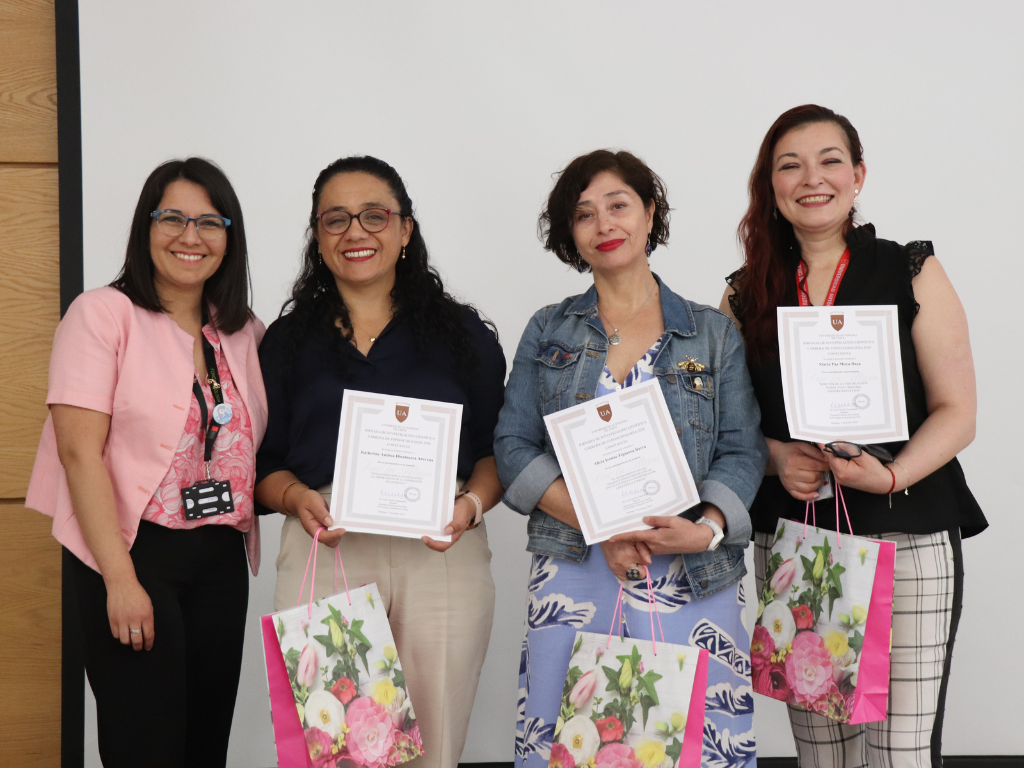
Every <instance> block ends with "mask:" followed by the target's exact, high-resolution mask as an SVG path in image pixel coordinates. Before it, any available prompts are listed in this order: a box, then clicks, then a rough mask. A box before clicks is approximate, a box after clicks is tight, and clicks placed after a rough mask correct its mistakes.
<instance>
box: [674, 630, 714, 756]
mask: <svg viewBox="0 0 1024 768" xmlns="http://www.w3.org/2000/svg"><path fill="white" fill-rule="evenodd" d="M707 689H708V652H707V649H705V648H701V649H700V653H699V654H698V656H697V671H696V673H695V674H694V677H693V690H694V691H705V693H704V695H703V696H691V697H690V709H689V710H688V711H687V713H686V730H684V731H683V750H682V752H680V753H679V766H678V768H700V756H701V752H702V751H703V747H704V707H705V704H706V703H707V693H706V692H707Z"/></svg>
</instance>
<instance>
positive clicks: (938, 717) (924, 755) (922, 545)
mask: <svg viewBox="0 0 1024 768" xmlns="http://www.w3.org/2000/svg"><path fill="white" fill-rule="evenodd" d="M869 538H873V539H884V540H886V541H894V542H896V583H895V588H894V595H893V612H892V661H891V669H890V677H889V711H888V717H887V718H886V719H885V720H883V721H882V722H878V723H866V724H862V725H844V724H841V723H837V722H835V721H833V720H829V719H828V718H825V717H822V716H821V715H815V714H811V713H810V712H805V711H804V710H802V709H797V708H796V707H792V706H791V707H789V722H790V726H791V727H792V729H793V738H794V739H795V741H796V751H797V762H798V765H799V766H800V768H925V767H926V766H931V767H932V768H941V766H942V715H943V709H944V707H945V702H946V683H947V681H948V679H949V667H950V660H951V659H950V656H951V651H952V648H953V639H954V637H955V635H956V625H957V623H958V622H959V619H960V606H961V602H962V599H963V564H962V558H961V554H960V537H959V532H958V531H954V532H952V534H950V533H947V532H946V531H942V532H939V533H930V534H907V533H885V534H880V535H874V536H870V537H869ZM772 539H773V536H772V535H771V534H767V533H756V534H754V568H755V576H756V579H757V590H758V594H760V592H761V584H762V582H763V581H764V572H765V568H766V567H767V563H768V558H769V557H770V556H771V544H772Z"/></svg>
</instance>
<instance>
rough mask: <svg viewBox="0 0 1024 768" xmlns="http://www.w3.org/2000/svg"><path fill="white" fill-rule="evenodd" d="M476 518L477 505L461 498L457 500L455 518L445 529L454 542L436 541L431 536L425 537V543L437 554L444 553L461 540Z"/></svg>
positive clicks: (463, 497)
mask: <svg viewBox="0 0 1024 768" xmlns="http://www.w3.org/2000/svg"><path fill="white" fill-rule="evenodd" d="M474 518H476V504H474V503H473V502H472V501H471V500H470V499H468V498H466V497H465V496H460V497H459V498H457V499H456V500H455V516H454V517H453V518H452V521H451V522H450V523H448V526H447V527H446V528H445V529H444V532H445V533H447V534H448V535H449V536H451V537H452V540H451V541H435V540H434V539H432V538H430V537H429V536H424V537H423V543H424V544H426V545H427V546H428V547H430V548H431V549H432V550H434V551H435V552H444V551H445V550H447V549H449V548H450V547H451V546H452V544H454V543H455V542H457V541H458V540H459V538H460V537H461V536H462V534H463V533H465V532H466V530H467V529H468V528H469V526H470V524H471V523H472V522H473V520H474Z"/></svg>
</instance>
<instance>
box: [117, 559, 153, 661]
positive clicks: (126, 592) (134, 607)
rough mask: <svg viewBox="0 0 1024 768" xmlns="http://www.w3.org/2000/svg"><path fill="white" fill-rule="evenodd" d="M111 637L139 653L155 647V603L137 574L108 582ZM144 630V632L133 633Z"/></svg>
mask: <svg viewBox="0 0 1024 768" xmlns="http://www.w3.org/2000/svg"><path fill="white" fill-rule="evenodd" d="M106 587H107V619H109V621H110V634H112V635H113V636H114V639H115V640H120V641H121V645H130V646H131V647H132V648H134V649H135V650H136V651H141V650H142V649H143V648H145V649H146V650H147V651H148V650H149V649H151V648H152V647H153V639H154V638H155V637H156V634H155V632H154V628H153V603H152V601H150V599H149V594H148V593H147V592H146V590H145V589H143V587H142V585H141V584H139V580H138V579H137V578H136V577H135V574H132V575H130V576H124V577H122V578H120V579H117V580H112V581H108V582H106ZM133 629H141V630H142V632H132V630H133Z"/></svg>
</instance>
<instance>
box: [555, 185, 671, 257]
mask: <svg viewBox="0 0 1024 768" xmlns="http://www.w3.org/2000/svg"><path fill="white" fill-rule="evenodd" d="M653 226H654V203H653V201H652V202H651V204H650V206H648V207H647V208H644V203H643V200H641V199H640V196H639V195H638V194H637V193H636V192H635V191H634V190H633V188H632V187H630V186H629V185H628V184H626V183H625V182H624V181H623V180H622V179H620V178H619V177H618V176H616V175H615V174H613V173H609V172H607V171H605V172H602V173H599V174H597V175H596V176H594V178H593V179H591V181H590V185H589V186H588V187H587V188H586V189H585V190H583V192H582V193H581V194H580V199H579V201H578V202H577V203H576V211H575V213H574V214H573V227H572V237H573V240H574V241H575V243H576V250H578V251H579V253H580V256H582V257H583V259H584V260H585V261H586V262H587V263H588V264H590V266H591V267H592V268H593V269H594V271H611V270H618V269H622V268H628V267H630V266H633V265H635V263H636V261H637V260H638V259H639V260H644V261H646V259H647V236H648V235H650V233H651V228H652V227H653Z"/></svg>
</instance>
